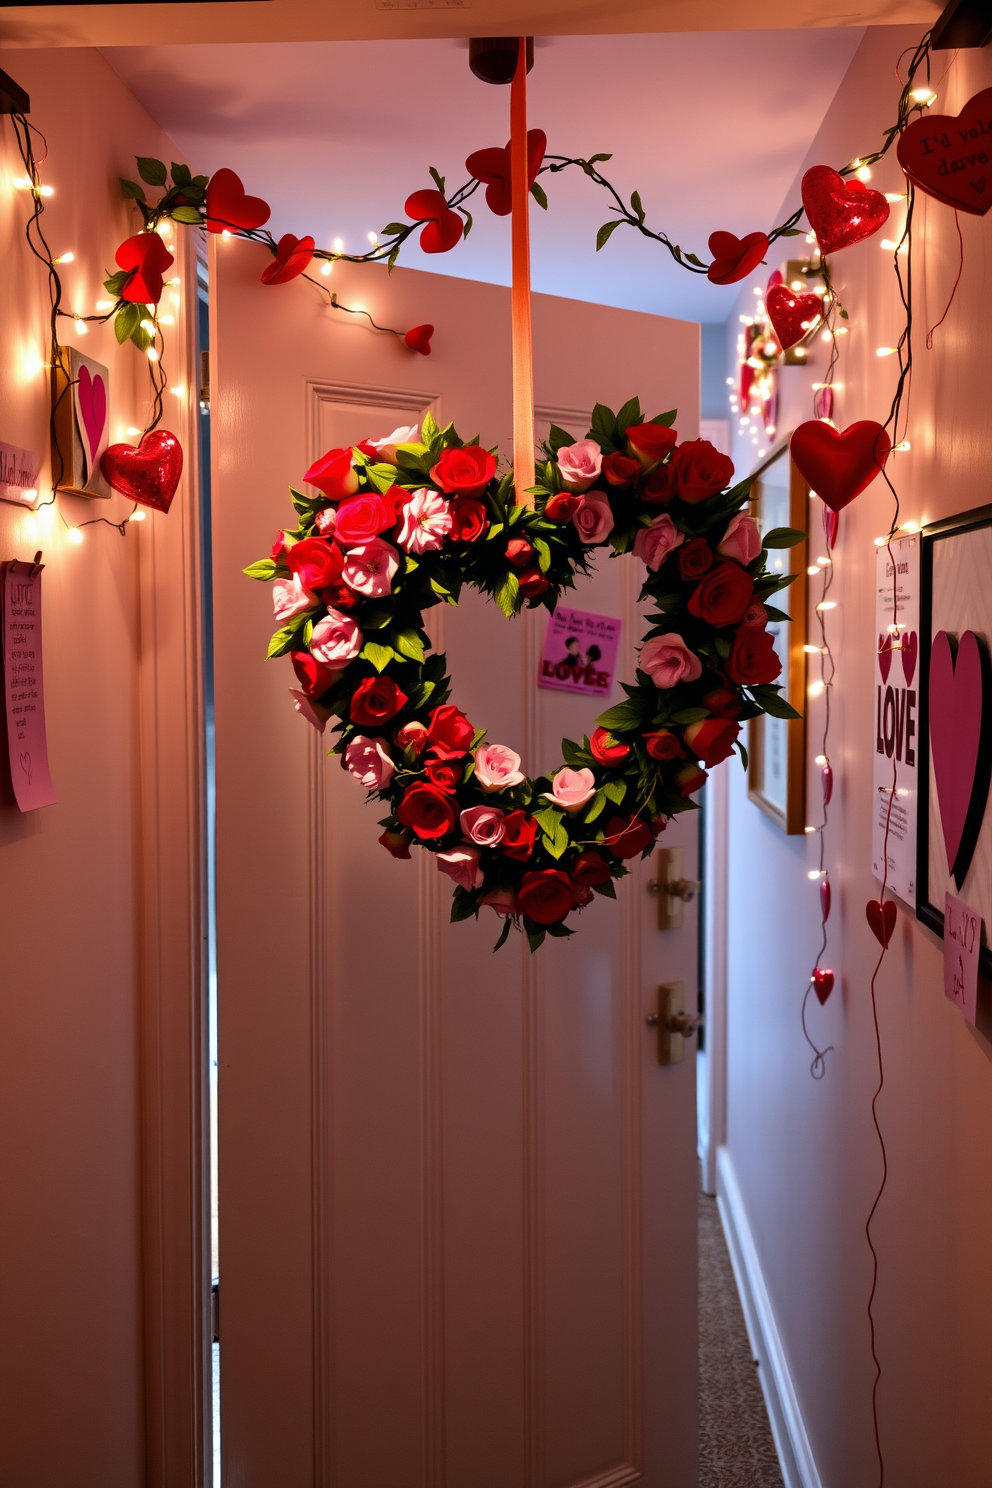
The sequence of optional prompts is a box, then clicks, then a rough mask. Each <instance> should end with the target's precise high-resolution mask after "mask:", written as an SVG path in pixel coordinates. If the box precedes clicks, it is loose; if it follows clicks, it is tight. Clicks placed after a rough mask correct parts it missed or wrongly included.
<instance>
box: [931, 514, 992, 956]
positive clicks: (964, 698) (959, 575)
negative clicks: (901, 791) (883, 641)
mask: <svg viewBox="0 0 992 1488" xmlns="http://www.w3.org/2000/svg"><path fill="white" fill-rule="evenodd" d="M921 536H922V551H921V554H920V558H921V562H920V679H919V689H920V729H919V814H918V826H917V837H916V845H917V869H916V885H917V889H916V914H917V918H918V919H920V920H922V921H923V923H924V924H925V925H927V926H928V927H929V928H930V929H931V930H934V931H936V933H937V934H938V935H941V936H942V935H943V934H944V895H945V894H946V893H951V894H953V895H954V896H955V897H958V898H961V899H962V900H963V901H964V902H965V903H966V904H967V905H968V906H969V907H970V908H971V909H973V910H974V911H975V913H976V914H977V915H979V916H980V917H981V919H982V920H983V921H984V923H985V927H986V938H987V936H988V931H989V927H990V926H992V816H990V813H989V810H988V799H989V779H990V774H992V660H990V646H992V585H990V584H989V575H990V574H992V506H983V507H979V508H978V509H977V510H976V511H970V512H964V513H963V514H962V515H961V516H957V517H949V518H947V520H946V521H943V522H935V523H933V524H932V525H931V526H929V527H925V528H924V529H923V532H922V535H921ZM979 966H980V969H981V971H982V972H983V973H984V975H985V976H992V953H990V951H989V947H988V945H987V944H983V945H982V948H981V953H980V958H979Z"/></svg>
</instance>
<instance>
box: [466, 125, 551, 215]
mask: <svg viewBox="0 0 992 1488" xmlns="http://www.w3.org/2000/svg"><path fill="white" fill-rule="evenodd" d="M547 148H548V137H547V135H546V134H545V132H544V130H543V129H528V131H527V189H528V191H529V190H530V189H531V188H532V187H533V185H534V182H535V181H536V180H537V173H538V171H539V170H540V169H541V162H542V160H543V159H544V152H545V150H546V149H547ZM465 169H466V170H467V171H468V173H469V175H470V176H472V177H473V179H474V180H476V181H481V182H482V183H483V185H484V186H485V188H486V205H487V207H488V208H489V210H490V211H491V212H494V213H495V214H496V216H497V217H508V216H509V215H510V212H511V210H512V205H513V204H512V201H511V192H510V146H509V145H507V147H506V149H505V150H500V149H499V148H498V147H497V146H495V145H494V146H493V147H492V148H491V149H488V150H476V151H474V152H473V154H471V155H470V156H469V157H468V159H467V160H466V162H465ZM541 194H542V197H543V192H542V193H541Z"/></svg>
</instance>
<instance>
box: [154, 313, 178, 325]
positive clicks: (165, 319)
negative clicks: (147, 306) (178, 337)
mask: <svg viewBox="0 0 992 1488" xmlns="http://www.w3.org/2000/svg"><path fill="white" fill-rule="evenodd" d="M158 323H159V325H175V323H176V317H175V316H174V315H160V316H159V318H158Z"/></svg>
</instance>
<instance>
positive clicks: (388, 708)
mask: <svg viewBox="0 0 992 1488" xmlns="http://www.w3.org/2000/svg"><path fill="white" fill-rule="evenodd" d="M405 702H406V693H405V692H401V691H400V689H399V688H398V687H397V685H396V683H395V682H394V681H393V679H392V677H366V678H365V679H364V680H363V681H361V682H359V684H358V686H357V687H356V688H355V691H354V692H353V693H352V696H351V721H352V723H357V724H360V725H361V726H362V727H363V728H376V727H377V726H378V725H381V724H383V723H388V722H389V720H390V719H391V718H395V716H396V714H397V713H398V712H399V711H400V709H401V708H402V706H403V704H404V703H405Z"/></svg>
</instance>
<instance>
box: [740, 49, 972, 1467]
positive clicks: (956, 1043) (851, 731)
mask: <svg viewBox="0 0 992 1488" xmlns="http://www.w3.org/2000/svg"><path fill="white" fill-rule="evenodd" d="M919 34H920V32H919V30H917V29H916V28H912V29H910V28H906V27H899V28H873V29H871V30H869V31H868V32H867V34H866V36H865V38H864V41H863V43H862V45H861V47H860V49H859V51H858V52H857V54H856V56H855V58H854V60H853V62H852V64H851V67H850V70H849V72H848V74H847V76H846V77H845V79H844V81H843V83H842V85H841V87H840V89H839V91H838V94H837V96H836V98H835V100H834V103H833V105H832V107H831V108H830V110H829V112H828V114H827V116H826V118H825V120H824V124H823V127H822V129H821V130H820V133H819V135H818V137H817V139H816V141H815V142H814V145H813V147H812V149H811V150H810V153H809V155H808V157H807V159H806V162H805V164H804V166H803V169H804V170H805V169H806V168H808V167H809V166H810V165H813V164H817V163H823V162H827V163H830V164H833V165H835V166H836V165H840V164H842V163H844V162H846V161H848V160H850V159H852V158H853V157H855V156H856V155H858V154H859V152H867V151H868V150H870V149H873V148H875V144H876V141H878V140H879V139H880V136H881V132H882V130H883V128H884V127H885V126H887V125H889V124H891V123H892V121H893V119H894V117H895V105H896V100H897V94H898V87H899V85H898V83H897V82H896V78H895V73H894V68H895V65H896V62H897V59H898V58H899V55H900V53H901V52H902V50H903V48H904V47H908V46H911V45H913V44H915V42H916V41H917V40H918V37H919ZM990 84H992V55H990V53H989V51H988V50H985V51H978V52H974V51H966V52H961V53H958V54H955V53H948V52H942V53H940V52H939V53H935V55H934V82H933V86H934V87H935V89H936V90H937V92H938V102H937V105H936V107H937V109H939V110H940V111H942V112H945V113H952V114H953V113H956V112H957V111H958V110H959V109H960V108H961V107H962V105H963V104H964V102H965V101H966V100H967V99H968V98H969V97H970V96H971V95H972V94H974V93H976V92H977V91H978V90H979V89H981V88H986V87H988V86H989V85H990ZM893 156H894V152H893ZM800 174H801V173H800ZM871 184H872V185H873V186H875V187H877V188H878V189H879V190H883V191H900V190H903V189H904V185H903V179H902V176H901V173H900V171H899V169H898V165H897V163H896V161H895V159H894V158H892V159H887V160H886V161H884V162H882V164H881V165H880V166H876V167H874V168H873V172H872V183H871ZM798 201H799V177H798V176H797V179H796V182H795V185H794V187H793V190H792V191H791V192H790V193H789V196H788V198H787V202H788V208H789V210H791V209H792V207H793V206H794V205H795V204H796V203H797V202H798ZM917 213H918V215H917V217H916V222H915V226H916V234H917V236H916V246H915V248H914V257H913V265H914V283H915V294H916V316H917V318H916V328H917V330H916V336H915V339H914V350H915V356H916V361H915V367H916V371H915V375H914V382H913V388H912V402H911V410H910V424H909V431H908V437H909V439H910V441H911V444H912V449H911V451H910V452H908V453H905V454H900V455H899V456H898V457H896V458H895V459H894V460H893V461H892V462H891V474H892V476H893V479H894V481H895V483H896V484H897V487H898V490H899V494H900V498H901V500H902V518H901V519H902V520H903V521H908V520H915V521H917V522H920V521H921V520H922V519H924V518H926V519H929V520H934V519H936V518H939V517H943V516H947V515H950V514H952V513H955V512H961V511H966V510H968V509H970V508H973V507H976V506H979V505H981V504H983V503H984V502H987V501H988V500H989V480H988V470H989V463H990V459H992V431H990V424H989V406H990V403H989V394H990V369H989V352H988V345H989V333H990V330H992V306H990V296H989V288H990V270H992V236H990V234H992V219H990V218H985V219H982V218H977V217H971V216H964V214H962V219H961V230H962V233H963V237H964V273H963V276H962V280H961V286H960V289H959V291H958V296H957V299H956V301H955V303H954V305H953V307H952V308H951V311H950V314H949V315H948V318H947V320H946V321H945V322H944V324H943V326H942V327H941V328H940V330H939V331H938V332H937V334H936V340H935V346H934V350H933V351H932V352H928V351H927V350H926V346H925V338H926V328H927V327H928V326H930V325H932V324H933V323H934V321H935V320H937V319H938V318H939V316H940V314H941V312H942V311H943V309H944V306H945V304H946V301H947V298H948V295H949V293H950V289H951V286H952V284H953V281H954V277H955V274H956V272H957V264H958V242H957V235H956V232H955V225H954V216H953V213H952V211H951V209H949V208H947V207H944V206H941V205H939V204H938V203H936V202H934V201H933V200H931V199H930V198H928V197H926V196H922V195H921V196H920V197H918V206H917ZM781 215H782V216H784V215H785V213H784V212H783V213H782V214H781ZM900 220H901V208H900V207H899V206H896V207H894V208H893V217H892V218H891V219H890V225H888V226H887V228H886V229H885V231H884V232H883V233H881V234H879V235H878V236H877V237H876V238H873V239H870V240H869V241H867V242H866V243H862V244H860V245H858V246H856V247H854V248H850V249H847V250H844V251H843V252H839V253H837V254H836V255H834V257H833V258H832V260H831V263H832V266H833V272H834V275H835V278H836V281H837V287H838V291H839V294H840V297H841V300H842V303H843V304H844V305H845V306H846V308H847V309H848V311H849V313H850V321H849V322H846V324H848V325H849V326H850V332H849V334H848V335H846V336H845V337H843V338H842V343H841V347H842V349H841V360H840V366H839V369H838V373H837V381H838V382H839V383H842V384H843V390H842V391H840V392H839V393H838V394H837V399H836V404H835V411H834V417H835V420H836V422H837V424H838V426H839V427H841V428H843V427H846V426H847V425H849V424H851V423H853V422H854V421H855V420H857V419H861V418H866V417H871V418H875V419H878V420H879V421H880V422H884V420H885V418H886V416H887V414H888V408H889V403H890V399H891V397H892V392H893V388H894V382H895V376H894V370H893V369H894V366H895V358H884V359H879V358H877V357H876V355H875V349H876V347H878V346H885V345H892V344H894V341H895V339H896V337H897V336H898V333H899V325H900V321H899V312H898V303H897V299H896V286H895V282H894V275H893V272H892V257H891V254H890V253H888V252H886V251H883V250H882V249H881V247H880V238H881V237H882V236H886V235H887V236H889V237H890V238H898V237H899V236H900V231H901V229H900V228H899V225H898V224H899V222H900ZM757 225H758V224H755V226H757ZM893 227H894V228H895V229H896V230H895V231H893V230H892V228H893ZM792 241H793V243H795V244H796V248H795V249H794V250H793V251H805V248H804V244H803V240H802V239H801V238H800V239H797V240H792ZM780 256H781V257H784V254H781V255H779V254H776V253H775V252H774V251H773V253H772V254H771V255H770V256H769V267H768V269H764V270H761V271H759V274H756V275H755V276H753V278H752V279H751V280H749V281H746V282H745V283H744V285H742V288H741V293H740V298H739V302H738V305H737V307H736V309H735V312H734V314H733V315H732V316H731V318H730V321H729V322H728V327H727V373H728V374H733V373H735V372H736V356H735V342H736V336H737V331H738V329H739V323H738V313H740V312H744V311H745V310H750V309H751V307H753V304H754V296H753V294H752V285H758V284H762V285H763V284H764V282H765V278H766V276H767V273H768V272H769V270H770V269H771V268H775V267H777V266H778V263H779V259H780ZM815 345H816V347H817V353H816V355H815V357H814V358H813V359H812V364H811V365H810V366H809V368H808V369H801V368H788V369H784V371H783V373H782V375H781V383H780V387H781V406H780V412H779V418H778V427H779V431H780V434H781V435H784V434H786V433H788V432H789V431H790V430H791V429H793V428H795V426H796V425H797V424H798V423H800V422H801V421H802V420H804V419H807V418H810V417H811V416H812V413H811V389H810V384H811V383H812V382H814V381H816V380H818V379H819V378H820V377H822V375H823V368H824V365H825V355H824V352H825V348H823V347H822V346H821V345H820V343H819V342H817V343H815ZM735 423H736V420H735ZM754 455H755V451H754V449H753V447H752V445H751V443H750V440H749V439H748V440H747V441H746V443H745V441H744V439H742V438H740V437H738V439H737V445H736V449H735V457H736V459H737V464H738V473H739V474H743V473H745V472H746V471H747V470H748V469H750V468H752V464H753V462H754ZM891 509H892V508H891V496H890V494H889V492H888V490H887V488H886V487H885V486H884V484H883V482H882V481H881V480H878V481H876V482H875V483H874V484H873V485H872V486H871V487H870V488H869V489H868V490H867V492H865V493H864V494H863V495H862V496H861V497H859V498H858V499H857V501H856V502H855V503H854V504H853V505H852V506H850V507H848V508H847V509H846V510H845V511H844V512H843V514H842V516H841V523H840V536H839V540H838V544H837V548H836V550H835V570H836V580H835V586H834V590H833V594H832V597H833V598H836V599H837V600H838V602H839V603H838V608H837V609H836V610H835V611H833V612H832V613H831V615H830V618H829V634H830V639H831V643H832V645H833V647H834V649H835V654H836V659H837V683H836V687H835V689H834V696H833V724H832V746H831V749H830V754H831V759H832V762H833V766H834V772H835V790H834V804H833V806H832V819H831V825H830V828H829V831H828V833H827V838H826V862H827V865H828V867H829V871H830V878H831V883H832V886H833V901H834V908H833V913H832V917H831V920H830V925H829V930H830V949H829V953H828V956H827V957H825V958H824V960H825V964H826V965H829V966H831V967H832V968H833V969H834V970H835V972H836V973H837V986H836V989H835V991H834V993H833V995H832V997H831V998H830V1000H829V1001H828V1003H827V1004H826V1006H825V1007H824V1008H823V1009H822V1010H821V1009H820V1008H819V1007H818V1005H817V1004H816V1002H815V1000H811V1004H810V1016H809V1021H810V1027H811V1031H812V1032H813V1035H814V1037H815V1038H816V1039H817V1042H818V1043H819V1044H821V1045H833V1052H832V1053H830V1054H829V1055H828V1056H827V1071H826V1076H825V1078H824V1079H823V1080H821V1081H820V1082H818V1083H816V1082H814V1081H813V1080H812V1079H811V1078H810V1076H809V1062H810V1053H809V1051H808V1049H807V1046H806V1044H805V1042H804V1040H803V1037H802V1032H801V1029H800V1021H799V1019H800V1004H801V1000H802V996H803V992H804V989H805V987H806V985H807V980H808V977H809V973H810V969H811V967H812V965H813V964H814V959H815V956H816V953H817V950H818V947H819V936H820V917H819V907H818V890H817V886H816V884H815V883H811V882H809V880H808V879H807V876H806V874H807V870H808V869H810V868H813V867H816V866H817V841H816V839H815V837H812V836H808V837H805V838H804V837H802V836H799V837H788V838H787V837H785V836H784V835H783V834H782V833H781V832H780V831H779V830H778V829H777V828H776V827H775V826H773V825H772V823H771V822H770V821H769V820H768V819H767V818H766V817H765V816H763V815H762V814H761V812H759V811H758V809H757V808H756V807H755V806H753V805H751V804H750V803H749V802H748V799H747V791H746V784H745V780H744V776H743V772H742V771H741V770H740V768H739V766H738V767H736V768H735V767H734V766H733V765H731V766H728V767H726V768H729V772H730V840H731V859H730V890H729V963H730V965H729V1051H730V1053H729V1057H730V1079H729V1123H728V1124H729V1130H728V1152H729V1157H730V1161H731V1163H732V1165H733V1170H734V1172H735V1173H736V1177H737V1181H738V1184H739V1186H740V1191H741V1194H742V1197H743V1202H744V1208H745V1210H746V1212H747V1216H748V1219H749V1221H750V1227H751V1230H752V1232H753V1236H754V1240H755V1244H756V1247H757V1251H758V1257H759V1260H760V1264H761V1268H762V1271H763V1273H764V1279H765V1283H766V1285H767V1287H768V1290H769V1293H770V1297H771V1303H772V1307H773V1310H774V1313H775V1316H776V1320H777V1323H778V1328H779V1331H780V1333H781V1335H782V1338H783V1342H784V1346H785V1352H786V1355H787V1357H788V1363H789V1365H790V1368H791V1372H792V1376H793V1380H794V1383H795V1385H796V1389H797V1393H798V1397H799V1405H800V1408H801V1412H802V1415H803V1418H804V1421H805V1425H806V1429H807V1432H808V1433H809V1437H810V1441H811V1444H812V1449H813V1455H814V1457H815V1460H816V1463H817V1465H818V1468H819V1473H820V1477H821V1480H822V1483H823V1488H868V1485H874V1484H875V1483H876V1482H877V1480H878V1477H877V1475H878V1468H877V1464H876V1460H875V1450H874V1444H873V1439H872V1423H871V1386H872V1379H873V1366H872V1361H871V1356H870V1352H869V1332H868V1317H867V1302H868V1294H869V1289H870V1285H871V1257H870V1254H869V1251H868V1247H867V1244H866V1240H865V1233H864V1225H865V1220H866V1218H867V1216H868V1211H869V1209H870V1206H871V1204H872V1200H873V1198H874V1196H875V1192H876V1190H877V1187H878V1184H879V1180H880V1177H881V1159H880V1155H879V1150H878V1144H877V1141H876V1139H875V1135H874V1131H873V1129H872V1125H871V1113H870V1102H871V1098H872V1094H873V1091H874V1088H875V1085H876V1082H877V1065H876V1057H875V1044H874V1035H873V1030H872V1022H871V1007H870V1001H869V980H870V976H871V970H872V968H873V967H874V964H875V960H876V958H877V952H878V946H877V943H876V941H875V940H874V939H873V937H872V935H871V932H870V931H869V929H868V926H867V924H866V922H865V914H864V906H865V903H866V901H867V900H868V899H873V898H877V895H878V884H877V882H876V880H875V879H874V878H873V876H872V871H871V842H870V821H871V808H872V778H871V767H872V765H871V762H872V750H873V733H872V724H873V683H872V676H873V673H872V667H873V652H874V646H875V641H874V574H875V552H876V550H875V547H874V545H873V539H874V538H875V537H876V536H878V535H880V534H882V533H884V532H886V531H887V530H888V527H889V521H890V513H891ZM811 524H812V525H811V529H810V530H811V534H812V541H811V554H812V555H814V556H815V555H816V554H818V553H822V552H824V551H825V548H824V546H823V544H822V540H821V534H822V528H821V526H820V503H819V502H817V503H816V504H815V508H813V507H812V505H811ZM814 587H816V586H815V585H811V589H812V588H814ZM815 597H816V596H813V597H812V598H811V600H810V603H811V604H812V603H814V602H815ZM808 715H809V718H810V724H811V736H810V743H809V745H808V749H807V753H808V757H809V759H810V760H812V757H813V755H815V754H816V753H818V746H817V745H815V743H814V741H816V740H818V739H819V737H820V734H821V730H822V699H819V700H816V701H815V702H811V703H810V706H809V709H808ZM808 799H809V802H810V807H809V809H808V815H807V819H808V820H809V821H816V820H818V819H819V817H818V803H819V800H820V782H819V770H818V768H817V767H816V766H813V765H812V764H811V766H810V774H809V797H808ZM990 929H992V927H986V930H987V931H989V930H990ZM979 1005H980V1015H979V1026H980V1027H982V1026H983V1020H984V1031H983V1032H976V1031H974V1030H973V1029H971V1028H969V1027H968V1025H967V1024H966V1023H965V1021H964V1019H963V1018H962V1017H961V1016H960V1014H959V1013H958V1012H957V1011H956V1009H954V1008H953V1007H951V1006H950V1005H949V1004H948V1003H947V1002H946V1001H945V1000H944V996H943V983H942V948H941V942H940V941H939V940H938V939H937V938H936V937H935V936H934V935H932V934H931V933H930V932H929V931H927V930H925V929H924V928H923V927H922V926H921V925H920V924H919V923H918V922H917V921H916V919H915V917H914V916H913V915H912V914H910V913H909V912H907V911H906V909H905V908H904V907H903V906H902V905H900V913H899V918H898V925H897V928H896V931H895V934H894V937H893V944H892V947H891V951H890V954H889V956H888V957H887V958H886V961H885V964H884V967H883V969H882V972H881V974H880V976H879V978H878V1007H879V1020H880V1027H881V1040H882V1050H883V1058H884V1063H885V1089H884V1092H883V1094H882V1096H881V1099H880V1101H879V1105H878V1112H879V1119H880V1122H881V1126H882V1130H883V1132H884V1135H885V1141H886V1145H887V1148H888V1159H889V1179H888V1187H887V1189H886V1191H885V1194H884V1197H883V1198H882V1201H881V1204H880V1206H879V1209H878V1213H877V1216H876V1220H875V1223H874V1226H873V1235H874V1238H875V1242H876V1245H877V1249H878V1252H879V1281H878V1294H877V1299H876V1305H875V1316H876V1322H877V1338H878V1354H879V1358H880V1360H881V1367H882V1378H881V1384H880V1387H879V1415H880V1426H881V1436H882V1446H883V1451H884V1455H885V1463H886V1477H885V1480H886V1482H892V1483H893V1484H898V1485H899V1488H934V1485H936V1484H954V1485H955V1488H980V1485H982V1488H987V1485H988V1483H989V1482H990V1481H992V1477H990V1475H992V1466H990V1464H992V1415H990V1413H989V1410H988V1406H987V1395H988V1383H989V1379H990V1377H992V1268H990V1266H989V1263H988V1247H989V1240H990V1237H992V1045H990V1043H989V1036H990V1033H992V1029H990V1013H989V1005H988V989H987V988H986V989H985V991H984V995H983V993H982V992H980V995H979Z"/></svg>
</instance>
